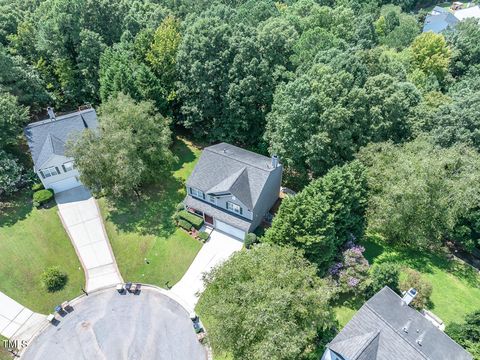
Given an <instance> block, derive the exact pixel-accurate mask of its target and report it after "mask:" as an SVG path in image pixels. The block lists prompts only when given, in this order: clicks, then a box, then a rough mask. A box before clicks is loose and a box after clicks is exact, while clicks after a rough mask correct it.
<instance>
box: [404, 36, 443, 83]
mask: <svg viewBox="0 0 480 360" xmlns="http://www.w3.org/2000/svg"><path fill="white" fill-rule="evenodd" d="M410 54H411V58H412V66H413V69H417V70H419V71H422V72H423V73H425V74H426V75H427V76H428V75H433V76H435V78H436V79H437V80H438V81H439V82H440V83H443V81H444V80H445V77H446V76H447V74H448V67H449V66H450V60H451V56H452V52H451V50H450V48H449V47H448V45H447V42H446V41H445V38H444V36H443V35H442V34H435V33H433V32H431V31H428V32H425V33H422V34H421V35H419V36H417V37H416V38H415V40H414V41H413V42H412V45H411V47H410Z"/></svg>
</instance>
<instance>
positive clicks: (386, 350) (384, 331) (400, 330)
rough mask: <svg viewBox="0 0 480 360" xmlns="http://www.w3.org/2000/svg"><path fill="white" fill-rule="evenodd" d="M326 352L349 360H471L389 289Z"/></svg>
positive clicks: (355, 319) (366, 308)
mask: <svg viewBox="0 0 480 360" xmlns="http://www.w3.org/2000/svg"><path fill="white" fill-rule="evenodd" d="M405 327H406V328H407V331H404V328H405ZM419 341H420V343H421V345H420V344H419V343H418V342H419ZM328 348H330V349H332V350H333V351H335V352H337V353H339V354H341V355H343V356H344V357H346V358H348V359H349V360H366V359H370V360H390V359H395V360H410V359H428V360H452V359H455V360H471V359H473V357H472V356H471V355H470V354H469V353H468V352H467V351H465V350H464V349H463V348H462V347H461V346H460V345H458V344H457V343H456V342H454V341H453V340H452V339H451V338H449V337H448V336H447V335H446V334H445V333H443V332H442V331H441V330H439V329H437V328H436V327H435V326H434V325H433V324H432V323H431V322H430V321H428V320H427V319H425V318H424V317H423V316H422V315H421V314H420V313H419V312H418V311H416V310H415V309H413V308H411V307H409V306H407V305H405V304H404V303H403V301H402V299H401V298H400V296H398V295H397V294H396V293H395V292H393V291H392V290H391V289H390V288H388V287H385V288H383V289H382V290H380V291H379V292H378V293H377V294H376V295H375V296H373V297H372V298H371V299H370V300H368V301H367V302H366V303H365V304H364V305H363V306H362V307H361V309H360V310H359V311H358V312H357V313H356V314H355V315H354V317H353V318H352V320H350V321H349V322H348V324H347V325H346V326H345V328H344V329H343V330H342V331H341V332H340V333H339V334H338V335H337V336H336V337H335V339H333V340H332V342H331V343H330V344H328Z"/></svg>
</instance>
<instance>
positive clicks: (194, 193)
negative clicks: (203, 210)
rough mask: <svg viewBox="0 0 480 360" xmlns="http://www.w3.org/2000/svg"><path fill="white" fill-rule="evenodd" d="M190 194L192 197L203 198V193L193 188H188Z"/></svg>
mask: <svg viewBox="0 0 480 360" xmlns="http://www.w3.org/2000/svg"><path fill="white" fill-rule="evenodd" d="M190 195H192V196H193V197H196V198H199V199H203V200H205V193H204V192H203V191H200V190H198V189H195V188H192V187H191V188H190Z"/></svg>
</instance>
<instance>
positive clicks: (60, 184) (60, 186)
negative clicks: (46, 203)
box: [47, 176, 82, 193]
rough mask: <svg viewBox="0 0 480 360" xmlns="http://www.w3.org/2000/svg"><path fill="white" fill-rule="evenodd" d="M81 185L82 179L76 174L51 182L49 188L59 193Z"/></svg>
mask: <svg viewBox="0 0 480 360" xmlns="http://www.w3.org/2000/svg"><path fill="white" fill-rule="evenodd" d="M80 185H82V183H81V182H80V180H78V179H77V177H76V176H72V177H69V178H67V179H64V180H60V181H57V182H54V183H51V184H49V185H48V186H47V187H48V188H49V189H52V190H53V191H54V192H55V193H59V192H62V191H66V190H70V189H73V188H75V187H77V186H80Z"/></svg>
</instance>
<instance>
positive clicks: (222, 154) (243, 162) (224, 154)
mask: <svg viewBox="0 0 480 360" xmlns="http://www.w3.org/2000/svg"><path fill="white" fill-rule="evenodd" d="M203 150H204V151H205V150H207V151H209V152H211V153H214V154H217V155H221V156H225V157H228V158H229V159H232V160H235V161H238V162H240V163H242V164H245V165H248V166H251V167H254V168H256V169H259V170H262V171H265V172H268V173H269V172H270V170H267V169H264V168H261V167H259V166H257V165H253V164H250V163H247V162H246V161H243V160H240V159H237V158H235V157H233V156H229V155H228V154H227V153H220V152H217V151H213V150H211V149H210V146H208V147H206V148H204V149H203ZM241 150H243V151H249V150H245V149H241ZM249 152H251V153H253V154H255V153H254V152H253V151H249ZM255 155H259V154H255ZM267 163H268V162H267ZM267 166H268V165H267ZM272 170H273V169H272Z"/></svg>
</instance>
